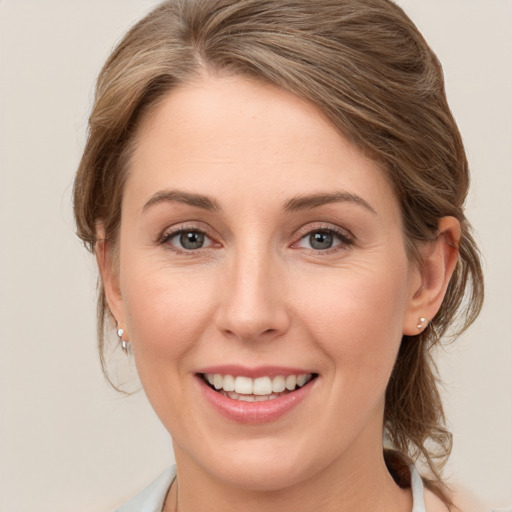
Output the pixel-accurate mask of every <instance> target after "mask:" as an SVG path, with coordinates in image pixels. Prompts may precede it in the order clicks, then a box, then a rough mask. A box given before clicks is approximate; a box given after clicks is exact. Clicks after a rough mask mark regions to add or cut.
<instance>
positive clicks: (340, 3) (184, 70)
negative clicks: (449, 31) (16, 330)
mask: <svg viewBox="0 0 512 512" xmlns="http://www.w3.org/2000/svg"><path fill="white" fill-rule="evenodd" d="M209 70H210V71H215V72H223V73H231V74H238V75H245V76H250V77H253V78H256V79H259V80H263V81H265V82H268V83H271V84H274V85H276V86H277V87H281V88H283V89H286V90H287V91H290V92H291V93H293V94H295V95H297V96H299V97H301V98H303V99H306V100H307V101H309V102H311V103H313V104H315V105H317V107H318V108H319V109H320V110H321V111H323V112H324V114H325V115H326V116H328V118H329V119H330V120H331V121H332V123H333V124H334V125H335V126H336V127H337V128H338V129H339V130H340V131H341V132H342V133H343V134H344V135H345V136H346V137H347V138H348V139H349V140H351V141H352V142H353V143H354V144H356V145H357V146H358V147H359V148H360V149H361V151H363V152H364V153H365V154H366V155H368V156H369V157H370V158H372V159H373V160H374V161H376V162H377V163H378V164H379V165H380V166H381V168H382V169H383V171H384V172H385V173H386V175H387V176H388V178H389V179H390V181H391V183H392V184H393V186H394V189H395V192H396V194H397V197H398V199H399V202H400V205H401V209H402V217H403V225H404V233H405V239H406V245H407V249H408V252H409V255H410V257H411V259H413V260H414V261H417V262H418V261H419V255H418V251H417V250H416V248H417V247H418V244H419V243H421V242H424V241H428V240H432V239H433V238H435V237H436V230H437V225H438V221H439V219H440V218H441V217H444V216H448V215H449V216H453V217H456V218H457V219H458V220H459V221H460V223H461V227H462V237H461V240H460V245H459V247H458V249H459V261H458V263H457V267H456V269H455V272H454V274H453V276H452V279H451V281H450V284H449V287H448V291H447V293H446V296H445V299H444V302H443V304H442V306H441V309H440V311H439V313H438V314H437V315H436V317H435V318H434V319H433V320H432V322H431V323H430V325H429V327H428V328H427V329H426V330H425V331H424V332H422V333H421V334H419V335H418V336H414V337H407V336H405V337H404V338H403V340H402V344H401V348H400V351H399V354H398V359H397V361H396V365H395V368H394V371H393V374H392V376H391V379H390V382H389V385H388V388H387V394H386V409H385V418H384V421H385V425H384V427H385V433H386V437H387V440H388V441H387V442H388V444H389V445H390V447H392V448H394V449H395V450H398V451H399V452H401V453H402V454H404V455H405V456H410V457H412V458H418V457H419V456H422V457H423V459H424V461H426V462H427V463H428V465H429V466H430V469H431V470H432V474H433V477H434V479H433V480H432V481H431V482H430V484H429V485H430V487H431V488H432V489H433V490H434V491H436V492H437V493H438V494H439V495H440V496H441V497H442V498H443V499H444V500H445V502H446V503H447V504H450V500H449V497H448V495H447V493H446V489H445V488H444V486H443V484H442V483H441V479H440V473H439V472H440V469H441V468H442V465H443V464H444V462H445V461H446V459H447V457H448V455H449V452H450V449H451V436H450V434H449V432H448V431H447V430H446V428H445V422H444V413H443V408H442V404H441V399H440V396H439V392H438V389H437V374H436V369H435V365H434V362H433V360H432V358H431V349H432V347H434V346H435V345H437V344H438V343H439V341H440V338H441V337H442V336H443V335H445V334H446V333H447V330H448V328H449V327H450V332H451V334H453V335H456V334H458V333H460V332H461V331H463V330H464V329H465V328H466V327H467V326H469V324H471V323H472V322H473V320H474V319H475V318H476V316H477V315H478V313H479V311H480V308H481V305H482V300H483V278H482V271H481V265H480V256H479V252H478V249H477V247H476V244H475V242H474V240H473V238H472V236H471V231H470V225H469V223H468V222H467V220H466V218H465V216H464V213H463V207H464V201H465V198H466V195H467V191H468V185H469V173H468V165H467V160H466V156H465V153H464V148H463V144H462V140H461V136H460V133H459V131H458V128H457V126H456V124H455V121H454V119H453V117H452V115H451V112H450V109H449V107H448V105H447V101H446V96H445V91H444V81H443V75H442V70H441V66H440V64H439V62H438V60H437V58H436V56H435V55H434V53H433V52H432V50H431V49H430V48H429V46H428V45H427V43H426V42H425V40H424V39H423V37H422V36H421V34H420V33H419V32H418V30H417V28H416V27H415V25H414V24H413V23H412V21H411V20H410V19H409V18H408V17H407V16H406V15H405V13H404V12H403V11H402V9H400V8H399V7H398V6H396V5H395V4H394V3H392V2H391V1H389V0H174V1H170V2H165V3H163V4H162V5H161V6H159V7H157V8H156V9H155V10H154V11H153V12H151V13H150V14H149V15H148V16H146V17H145V18H144V19H143V20H141V21H140V22H139V23H137V24H136V25H135V26H134V27H133V28H132V29H131V30H130V31H129V32H128V34H127V35H126V36H125V38H124V39H123V40H122V41H121V42H120V43H119V45H118V46H117V48H116V49H115V50H114V52H113V53H112V55H111V56H110V57H109V59H108V60H107V62H106V64H105V66H104V68H103V70H102V71H101V74H100V76H99V79H98V83H97V89H96V99H95V103H94V107H93V111H92V114H91V117H90V124H89V137H88V141H87V145H86V148H85V150H84V154H83V157H82V160H81V163H80V167H79V169H78V173H77V176H76V181H75V189H74V201H75V203H74V207H75V216H76V221H77V226H78V236H79V237H80V238H81V239H82V240H83V241H84V243H85V244H86V246H87V247H88V248H89V249H90V250H91V251H94V250H95V245H96V243H97V242H98V240H97V226H98V223H101V224H102V225H103V227H104V229H105V238H106V239H107V240H109V241H111V243H113V244H114V245H115V241H116V239H117V234H118V230H119V223H120V214H121V197H122V194H123V184H124V180H125V176H126V172H125V170H126V166H127V162H128V160H129V158H130V150H131V149H132V146H133V144H131V142H132V140H133V134H134V131H135V129H136V127H137V123H138V120H139V119H140V116H141V114H142V113H143V112H145V111H147V109H149V108H150V107H154V106H155V105H156V104H158V102H159V100H161V99H162V98H163V97H164V96H166V95H167V94H168V93H169V92H170V91H171V90H172V89H173V88H175V87H176V86H178V85H182V84H186V83H187V82H190V81H193V80H195V79H197V78H198V77H199V76H200V75H202V74H204V73H205V72H208V71H209ZM110 316H111V314H110V311H109V310H108V306H107V304H106V300H105V295H104V291H103V288H100V292H99V300H98V334H99V347H100V354H101V357H102V363H103V367H104V368H105V359H104V348H105V347H104V339H105V326H106V324H107V323H108V321H109V320H110V318H109V317H110ZM105 372H106V370H105ZM393 458H394V459H396V457H393Z"/></svg>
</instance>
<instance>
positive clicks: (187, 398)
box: [104, 77, 421, 489]
mask: <svg viewBox="0 0 512 512" xmlns="http://www.w3.org/2000/svg"><path fill="white" fill-rule="evenodd" d="M104 278H105V281H106V287H107V293H108V298H109V303H110V306H111V309H112V311H113V312H114V314H115V315H116V318H117V319H118V321H119V323H120V325H121V326H122V327H123V328H124V329H125V331H126V333H127V337H128V338H129V339H130V341H131V343H132V348H133V353H134V357H135V361H136V365H137V369H138V372H139V375H140V379H141V381H142V384H143V386H144V389H145V391H146V393H147V396H148V398H149V400H150V401H151V403H152V405H153V407H154V409H155V411H156V412H157V414H158V416H159V417H160V419H161V420H162V422H163V423H164V425H165V426H166V427H167V429H168V430H169V432H170V433H171V434H172V437H173V441H174V447H175V453H176V458H177V461H178V467H179V468H180V469H181V468H188V469H189V470H190V471H196V472H197V474H203V475H204V474H207V475H209V476H210V477H213V478H216V479H219V480H222V481H224V482H227V483H230V484H234V485H237V486H242V487H246V488H254V489H278V488H282V487H285V486H289V485H292V484H293V483H298V482H302V481H304V480H305V479H307V478H310V477H313V476H314V475H317V474H319V473H320V472H322V471H326V470H328V469H329V470H332V468H335V469H336V470H341V468H342V467H348V465H349V464H350V465H351V467H354V464H356V465H357V464H359V465H361V464H363V465H364V464H366V463H368V462H369V461H370V460H371V459H372V458H374V457H376V456H381V452H382V422H383V410H384V394H385V389H386V384H387V382H388V379H389V376H390V373H391V370H392V368H393V363H394V361H395V357H396V354H397V351H398V348H399V344H400V341H401V338H402V334H403V333H404V332H407V330H408V329H409V328H411V327H410V326H411V325H414V326H415V325H416V323H417V315H416V313H415V311H414V296H415V292H416V290H417V289H418V288H419V286H420V285H421V278H420V276H419V273H418V271H417V270H415V268H414V267H412V266H410V265H409V263H408V259H407V256H406V253H405V249H404V239H403V235H402V228H401V219H400V209H399V205H398V202H397V200H396V198H395V196H394V194H393V191H392V189H391V187H390V185H389V183H388V182H387V181H386V179H385V177H384V176H383V173H382V172H381V171H380V170H379V169H378V168H377V167H376V165H375V164H374V163H373V162H371V161H370V160H368V159H366V158H365V157H364V156H363V155H362V154H361V153H360V152H359V151H358V150H357V149H356V148H355V147H354V146H353V145H352V144H351V143H349V142H348V141H347V140H346V139H345V138H344V137H343V136H341V135H340V133H338V132H337V131H336V130H335V129H334V128H333V126H332V125H331V124H330V123H329V122H328V121H327V120H326V119H325V118H324V117H323V116H322V115H321V114H320V113H319V111H318V110H317V109H316V108H315V107H313V106H312V105H310V104H308V103H305V102H303V101H301V100H299V99H297V98H296V97H294V96H292V95H290V94H288V93H287V92H284V91H282V90H279V89H276V88H273V87H272V86H269V85H264V84H261V83H258V82H255V81H249V80H247V79H243V78H237V77H223V78H204V79H203V80H202V81H200V82H198V83H197V84H194V85H187V86H186V87H183V88H181V89H178V90H175V91H173V92H172V93H171V94H170V95H169V96H168V97H167V98H166V99H165V101H164V102H163V103H161V104H160V105H159V106H158V107H157V108H156V109H155V110H154V111H153V112H152V113H151V114H149V115H147V116H146V117H145V118H144V119H143V121H142V122H141V124H140V126H139V129H138V134H137V141H136V149H135V152H134V155H133V158H132V160H131V165H130V168H129V175H128V179H127V182H126V188H125V192H124V198H123V203H122V222H121V231H120V240H119V269H118V272H116V273H115V274H110V275H106V276H104ZM208 379H209V380H210V381H211V382H213V385H211V384H209V383H208V382H207V381H208ZM301 384H303V385H302V387H299V386H300V385H301ZM272 386H273V387H272ZM215 387H217V388H220V389H219V390H214V389H213V388H215ZM283 388H284V391H283ZM287 388H290V389H287Z"/></svg>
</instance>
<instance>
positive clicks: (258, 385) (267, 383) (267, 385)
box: [252, 377, 272, 395]
mask: <svg viewBox="0 0 512 512" xmlns="http://www.w3.org/2000/svg"><path fill="white" fill-rule="evenodd" d="M252 392H253V394H255V395H270V393H272V381H271V380H270V377H259V378H257V379H254V381H253V384H252Z"/></svg>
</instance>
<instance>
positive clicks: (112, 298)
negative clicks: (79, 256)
mask: <svg viewBox="0 0 512 512" xmlns="http://www.w3.org/2000/svg"><path fill="white" fill-rule="evenodd" d="M96 262H97V264H98V269H99V272H100V277H101V282H102V283H103V289H104V291H105V297H106V299H107V303H108V307H109V309H110V312H111V313H112V315H113V317H114V318H115V319H116V321H117V324H118V327H119V326H121V325H125V315H124V307H123V300H122V294H121V288H120V285H119V272H118V269H117V265H116V262H115V261H114V256H113V254H112V246H111V244H110V243H109V241H108V240H106V239H105V237H104V230H103V229H102V228H99V229H98V238H97V243H96Z"/></svg>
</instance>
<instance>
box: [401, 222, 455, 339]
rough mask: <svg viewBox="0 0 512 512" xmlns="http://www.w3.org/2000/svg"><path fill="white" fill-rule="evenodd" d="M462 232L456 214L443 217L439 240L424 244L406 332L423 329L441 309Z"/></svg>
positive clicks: (440, 223) (408, 333)
mask: <svg viewBox="0 0 512 512" xmlns="http://www.w3.org/2000/svg"><path fill="white" fill-rule="evenodd" d="M460 236H461V230H460V222H459V221H458V220H457V219H456V218H455V217H443V218H442V219H440V220H439V223H438V231H437V236H436V238H435V240H433V241H432V242H429V243H427V244H425V246H424V247H422V248H421V250H420V253H421V262H420V263H419V264H418V265H419V266H418V269H417V273H418V277H419V279H416V280H414V281H415V283H413V289H412V290H411V299H410V303H409V308H408V311H407V314H406V316H405V318H404V328H403V334H405V335H408V336H414V335H417V334H419V333H421V332H422V331H423V330H424V329H425V328H426V327H427V325H428V323H429V321H430V320H431V319H432V318H434V317H435V315H436V314H437V312H438V311H439V308H440V307H441V304H442V302H443V299H444V295H445V293H446V289H447V288H448V284H449V282H450V279H451V277H452V274H453V271H454V270H455V266H456V265H457V260H458V256H459V251H458V247H459V241H460ZM418 282H419V285H418Z"/></svg>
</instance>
